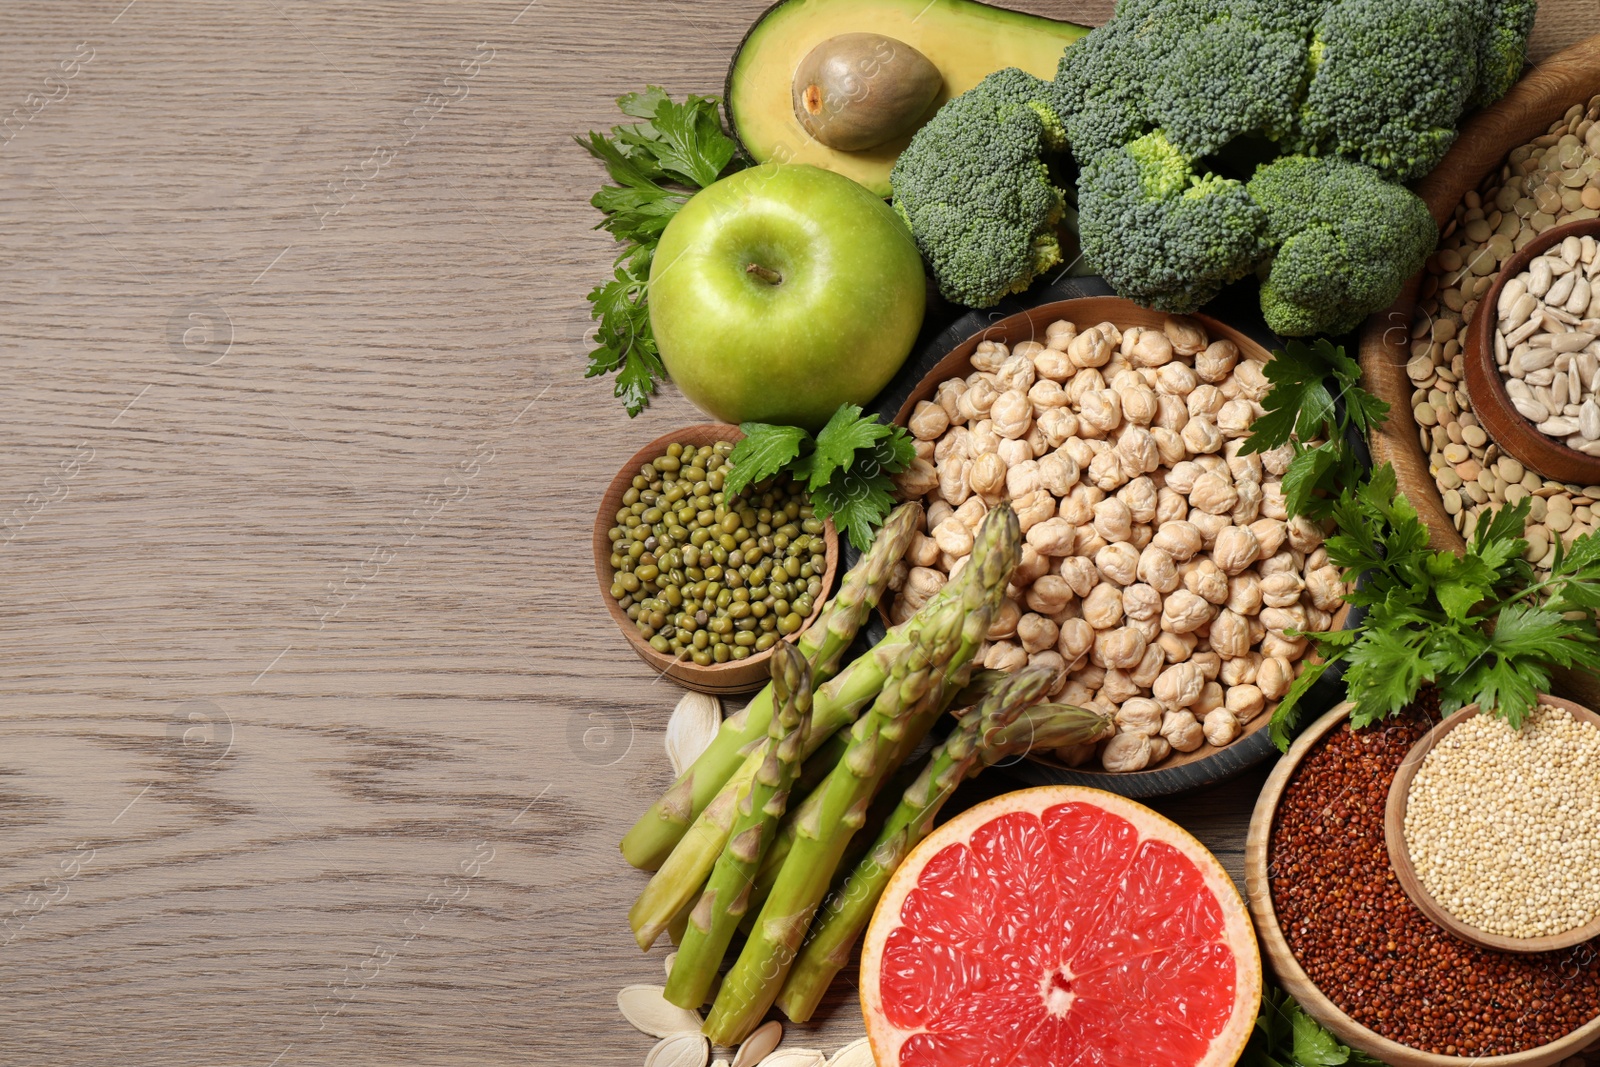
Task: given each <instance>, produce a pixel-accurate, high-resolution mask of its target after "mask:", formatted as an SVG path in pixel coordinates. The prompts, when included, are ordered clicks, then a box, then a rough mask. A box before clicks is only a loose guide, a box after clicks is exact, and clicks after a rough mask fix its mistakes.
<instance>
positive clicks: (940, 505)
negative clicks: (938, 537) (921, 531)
mask: <svg viewBox="0 0 1600 1067" xmlns="http://www.w3.org/2000/svg"><path fill="white" fill-rule="evenodd" d="M955 513H956V509H955V508H954V507H952V506H951V505H950V503H949V501H945V500H934V501H931V502H929V504H928V507H927V510H926V511H924V513H923V516H922V524H923V526H924V527H925V528H927V529H929V530H933V529H937V528H938V526H939V524H940V523H941V522H943V521H944V520H945V519H947V518H949V517H950V516H951V515H954V514H955Z"/></svg>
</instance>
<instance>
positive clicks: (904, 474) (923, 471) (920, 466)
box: [894, 456, 939, 500]
mask: <svg viewBox="0 0 1600 1067" xmlns="http://www.w3.org/2000/svg"><path fill="white" fill-rule="evenodd" d="M894 487H895V495H896V496H898V497H899V498H900V499H901V500H916V499H919V498H920V497H924V496H927V495H928V494H929V493H931V492H933V491H934V490H935V489H937V488H939V470H938V468H937V467H936V466H935V465H934V464H932V463H929V462H928V461H927V460H926V459H923V458H922V457H921V456H918V457H917V458H916V459H914V460H912V461H911V463H910V465H909V466H907V467H906V469H905V470H903V471H901V472H900V473H899V474H896V475H894Z"/></svg>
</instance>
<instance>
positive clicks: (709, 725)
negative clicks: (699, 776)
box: [667, 693, 722, 774]
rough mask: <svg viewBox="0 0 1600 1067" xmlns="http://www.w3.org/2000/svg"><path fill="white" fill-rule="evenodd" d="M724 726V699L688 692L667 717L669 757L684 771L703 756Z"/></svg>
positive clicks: (676, 771) (676, 770)
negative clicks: (670, 716) (701, 754)
mask: <svg viewBox="0 0 1600 1067" xmlns="http://www.w3.org/2000/svg"><path fill="white" fill-rule="evenodd" d="M721 725H722V701H720V700H718V699H717V698H716V697H714V696H711V695H709V694H707V693H685V694H683V699H682V700H680V701H678V706H677V707H676V708H674V709H672V718H670V719H668V720H667V758H668V759H670V760H671V761H672V773H674V774H682V773H683V772H684V771H686V770H688V769H689V765H690V764H691V763H693V762H694V761H695V760H697V759H699V758H700V753H702V752H704V751H705V750H706V746H707V745H709V744H711V739H712V738H714V737H716V736H717V728H718V727H720V726H721Z"/></svg>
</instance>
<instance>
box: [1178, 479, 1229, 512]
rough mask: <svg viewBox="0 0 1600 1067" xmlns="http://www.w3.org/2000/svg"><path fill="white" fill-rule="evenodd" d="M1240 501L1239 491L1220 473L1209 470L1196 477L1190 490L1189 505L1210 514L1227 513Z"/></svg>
mask: <svg viewBox="0 0 1600 1067" xmlns="http://www.w3.org/2000/svg"><path fill="white" fill-rule="evenodd" d="M1238 502H1239V491H1238V490H1237V489H1235V488H1234V486H1233V483H1232V482H1230V481H1229V480H1228V479H1226V478H1224V477H1223V476H1222V475H1220V474H1214V473H1212V472H1210V471H1207V472H1205V473H1203V474H1201V475H1200V476H1199V477H1197V478H1195V480H1194V486H1193V488H1192V489H1190V491H1189V507H1191V508H1198V509H1199V510H1201V511H1204V512H1206V513H1207V514H1208V515H1226V514H1228V513H1229V512H1231V511H1232V510H1233V507H1234V505H1235V504H1237V503H1238Z"/></svg>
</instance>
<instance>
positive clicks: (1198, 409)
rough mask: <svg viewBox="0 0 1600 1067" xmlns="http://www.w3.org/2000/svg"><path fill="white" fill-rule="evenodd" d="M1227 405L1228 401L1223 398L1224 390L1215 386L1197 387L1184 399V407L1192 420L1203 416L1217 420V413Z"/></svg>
mask: <svg viewBox="0 0 1600 1067" xmlns="http://www.w3.org/2000/svg"><path fill="white" fill-rule="evenodd" d="M1225 403H1227V400H1226V399H1225V398H1224V397H1223V395H1222V390H1220V389H1218V388H1217V387H1216V386H1214V385H1197V386H1195V387H1194V390H1193V391H1192V392H1191V393H1190V394H1189V395H1188V396H1187V397H1185V398H1184V407H1185V408H1186V409H1187V410H1188V412H1189V417H1190V418H1191V419H1198V418H1200V417H1201V416H1202V415H1205V416H1209V417H1211V418H1213V419H1215V418H1216V415H1217V412H1219V411H1221V410H1222V405H1223V404H1225Z"/></svg>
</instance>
